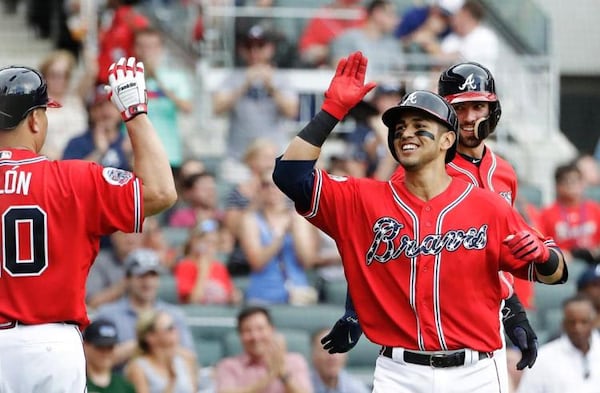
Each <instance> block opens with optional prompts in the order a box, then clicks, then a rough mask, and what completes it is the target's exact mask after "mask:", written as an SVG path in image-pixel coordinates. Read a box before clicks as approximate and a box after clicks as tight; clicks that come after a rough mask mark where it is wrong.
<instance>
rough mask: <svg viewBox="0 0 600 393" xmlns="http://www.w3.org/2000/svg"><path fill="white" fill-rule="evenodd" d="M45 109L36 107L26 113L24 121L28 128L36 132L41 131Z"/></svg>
mask: <svg viewBox="0 0 600 393" xmlns="http://www.w3.org/2000/svg"><path fill="white" fill-rule="evenodd" d="M45 111H46V109H45V108H36V109H34V110H32V111H31V112H30V113H29V114H28V115H27V120H26V121H27V123H28V125H29V129H30V130H31V131H33V132H34V133H36V134H37V133H39V132H41V131H42V129H43V124H44V121H46V120H45V115H46V113H45Z"/></svg>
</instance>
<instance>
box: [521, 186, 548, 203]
mask: <svg viewBox="0 0 600 393" xmlns="http://www.w3.org/2000/svg"><path fill="white" fill-rule="evenodd" d="M517 192H518V194H519V195H521V196H522V197H523V198H525V200H527V202H529V203H532V204H534V205H535V206H536V207H538V208H539V207H542V204H543V195H542V190H541V189H540V188H539V187H537V186H534V185H532V184H524V183H522V184H519V189H518V191H517Z"/></svg>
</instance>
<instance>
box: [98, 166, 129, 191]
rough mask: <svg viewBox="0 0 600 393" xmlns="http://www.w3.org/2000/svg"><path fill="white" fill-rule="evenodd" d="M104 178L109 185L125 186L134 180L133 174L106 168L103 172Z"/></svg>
mask: <svg viewBox="0 0 600 393" xmlns="http://www.w3.org/2000/svg"><path fill="white" fill-rule="evenodd" d="M102 177H104V180H106V182H107V183H108V184H112V185H114V186H124V185H125V184H127V183H129V181H130V180H131V179H133V173H131V172H129V171H125V170H123V169H118V168H110V167H106V168H104V169H103V170H102Z"/></svg>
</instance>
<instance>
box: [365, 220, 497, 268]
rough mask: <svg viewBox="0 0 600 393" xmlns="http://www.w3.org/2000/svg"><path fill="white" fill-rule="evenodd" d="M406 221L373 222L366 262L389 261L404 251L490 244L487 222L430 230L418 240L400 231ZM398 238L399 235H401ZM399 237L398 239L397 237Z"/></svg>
mask: <svg viewBox="0 0 600 393" xmlns="http://www.w3.org/2000/svg"><path fill="white" fill-rule="evenodd" d="M402 228H404V225H403V224H401V223H399V222H398V221H396V220H395V219H394V218H391V217H382V218H380V219H378V220H377V221H376V222H375V225H373V234H374V238H373V242H372V243H371V247H369V251H368V252H367V256H366V257H367V266H369V265H370V264H371V263H373V261H376V262H379V263H386V262H389V261H391V260H392V259H397V258H399V257H400V256H401V255H402V254H404V255H405V256H406V257H407V258H413V257H416V256H417V255H419V254H421V255H436V254H439V253H441V252H442V251H443V250H446V251H456V250H458V249H459V248H461V247H463V248H465V249H467V250H482V249H484V248H485V246H486V245H487V228H488V226H487V225H485V224H484V225H482V226H481V227H479V228H469V229H467V230H462V229H458V230H450V231H447V232H446V233H442V234H430V235H427V236H425V238H424V239H423V241H422V242H421V243H419V241H418V240H417V239H411V238H410V237H409V236H408V235H401V234H400V231H401V230H402ZM398 238H399V239H398ZM396 239H398V240H396Z"/></svg>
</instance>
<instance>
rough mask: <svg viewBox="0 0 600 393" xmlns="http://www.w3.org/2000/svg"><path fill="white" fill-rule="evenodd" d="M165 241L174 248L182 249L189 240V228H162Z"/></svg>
mask: <svg viewBox="0 0 600 393" xmlns="http://www.w3.org/2000/svg"><path fill="white" fill-rule="evenodd" d="M162 232H163V236H164V237H165V241H166V242H167V243H168V244H169V245H170V246H171V247H173V248H181V247H183V244H184V243H185V242H186V240H187V238H188V233H189V229H188V228H178V227H170V226H164V227H162Z"/></svg>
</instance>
